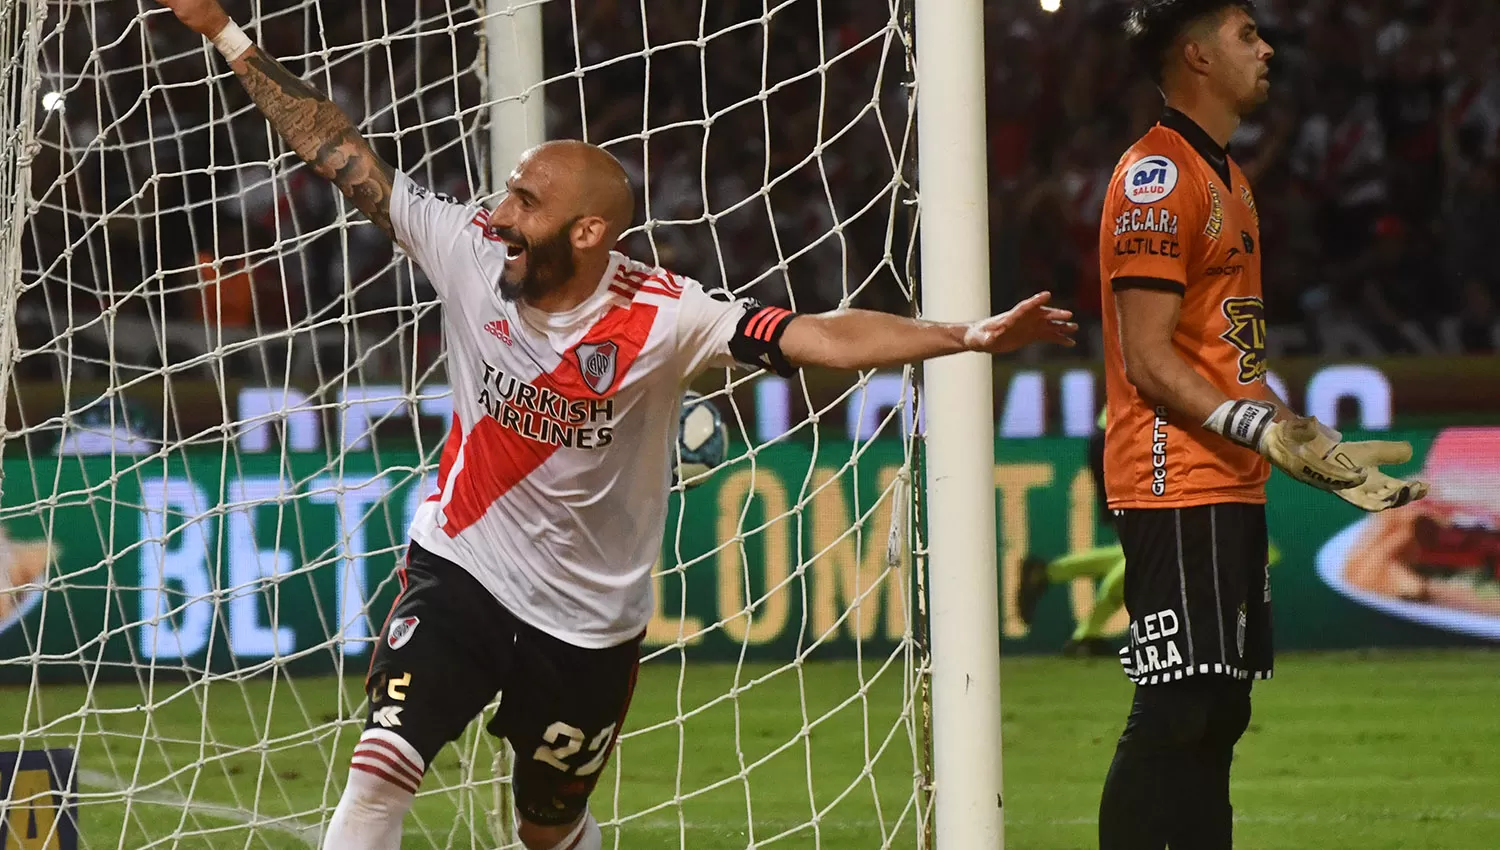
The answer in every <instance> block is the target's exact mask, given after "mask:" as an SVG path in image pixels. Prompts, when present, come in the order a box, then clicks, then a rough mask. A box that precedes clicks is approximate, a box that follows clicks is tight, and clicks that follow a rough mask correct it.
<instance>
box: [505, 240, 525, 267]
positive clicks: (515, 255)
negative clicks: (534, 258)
mask: <svg viewBox="0 0 1500 850" xmlns="http://www.w3.org/2000/svg"><path fill="white" fill-rule="evenodd" d="M524 253H526V246H525V245H522V244H520V243H517V242H511V241H509V240H506V241H505V259H506V260H507V261H509V262H515V261H516V260H518V259H520V258H521V255H522V254H524Z"/></svg>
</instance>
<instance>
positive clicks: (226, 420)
mask: <svg viewBox="0 0 1500 850" xmlns="http://www.w3.org/2000/svg"><path fill="white" fill-rule="evenodd" d="M223 2H224V4H225V6H226V8H227V9H228V10H229V11H230V13H231V15H232V16H233V17H235V19H236V20H237V21H238V22H239V23H240V24H241V25H242V26H243V27H244V29H245V30H246V32H247V33H248V34H249V35H250V36H251V38H253V39H255V40H256V41H257V42H258V43H260V44H262V45H263V46H264V47H265V49H266V50H267V51H268V52H269V53H271V54H272V55H274V56H276V57H277V58H278V59H280V60H282V61H283V62H284V63H285V64H287V66H288V67H289V68H291V69H292V70H293V71H294V73H297V74H299V75H301V76H302V77H304V78H305V79H307V80H309V81H310V82H312V83H313V84H314V85H316V86H317V87H318V88H319V89H320V90H322V91H326V92H328V93H329V96H330V97H331V99H333V101H334V102H335V103H337V104H338V105H339V106H340V107H341V108H343V109H344V110H345V111H346V112H348V113H349V114H350V115H351V117H352V118H353V119H354V121H355V123H356V124H357V125H358V126H359V128H360V130H361V132H362V133H364V134H365V135H366V137H367V138H369V139H370V140H371V142H372V144H373V145H374V146H375V147H376V149H377V150H378V151H379V152H380V153H381V154H382V156H384V157H386V158H387V159H388V160H389V161H391V162H392V163H393V164H394V165H395V166H396V167H398V168H400V169H402V170H404V171H406V172H407V173H408V174H410V175H411V176H412V177H413V178H414V179H415V180H417V181H418V182H420V183H422V184H423V185H425V186H428V187H429V188H431V189H433V190H434V191H439V192H444V193H448V194H452V195H459V196H473V197H477V198H480V199H483V200H486V201H491V200H493V198H494V197H495V196H496V193H497V189H498V188H499V187H501V185H502V184H503V181H504V178H505V176H506V174H507V173H508V171H509V169H510V167H511V165H512V164H513V163H514V161H515V159H516V157H517V156H518V155H519V153H520V152H521V151H522V150H524V149H525V148H526V147H528V146H529V145H531V144H533V143H534V142H536V141H539V140H541V139H543V138H548V137H559V136H573V137H582V138H585V139H587V140H588V141H591V142H595V143H598V144H602V145H604V146H605V147H606V148H607V149H609V150H610V151H611V152H613V153H615V154H616V155H617V156H618V157H620V159H621V160H622V162H623V163H624V164H625V166H626V168H627V170H628V171H630V173H631V175H632V177H633V178H634V180H635V182H636V183H637V185H638V190H639V194H640V206H641V210H640V214H638V216H637V224H636V226H635V227H634V228H633V229H632V230H631V232H630V233H628V234H627V236H626V238H625V240H624V242H623V245H622V250H627V251H628V252H630V253H632V254H633V255H634V256H636V257H637V258H639V259H641V260H644V261H650V262H658V263H660V264H662V265H664V266H666V267H668V268H672V269H674V270H676V271H678V272H681V273H683V274H687V275H690V276H692V277H695V278H698V279H700V280H702V281H703V282H704V283H705V285H708V286H723V287H726V288H728V289H730V290H732V291H734V292H736V293H739V294H753V295H755V296H756V297H758V298H761V299H762V300H765V301H768V302H771V303H775V304H779V305H782V306H786V307H789V308H792V309H801V310H812V311H817V310H825V309H832V308H836V307H839V306H846V305H854V306H862V307H874V308H879V309H885V310H891V311H896V312H902V313H908V314H912V315H922V316H925V317H928V318H935V319H943V320H951V321H957V320H967V319H973V318H978V317H980V316H983V315H985V314H986V313H988V309H989V304H988V292H989V288H988V268H989V267H988V261H987V238H988V228H987V224H986V217H985V203H986V193H985V190H984V183H985V180H984V176H985V157H984V148H985V140H984V104H985V99H984V92H983V85H984V69H983V57H982V33H983V21H982V2H981V0H589V2H580V0H412V1H411V2H405V3H396V2H391V0H339V2H337V3H333V2H325V0H223ZM914 95H915V96H914ZM0 104H3V106H4V112H3V113H0V140H3V142H4V148H3V151H0V206H3V207H4V209H3V210H0V212H3V213H4V224H3V227H0V233H3V236H4V238H3V240H0V248H3V250H4V252H5V257H6V259H7V262H6V265H5V266H4V270H3V273H0V286H3V292H0V386H4V388H5V395H4V397H3V399H0V429H3V430H0V452H3V454H0V475H3V479H0V480H3V488H0V801H4V802H0V808H3V809H4V811H3V812H0V820H3V822H4V823H6V824H16V823H21V822H24V823H25V824H26V829H28V830H31V831H32V832H34V833H35V834H34V835H32V834H30V833H28V835H27V836H26V838H27V840H28V841H30V840H35V841H39V842H42V843H41V844H40V845H39V846H53V845H52V844H50V843H49V842H52V841H53V840H55V841H56V846H59V847H64V848H66V847H70V846H77V847H79V848H103V847H110V848H113V847H151V848H158V847H160V848H217V847H226V846H240V847H269V848H283V847H285V848H295V847H309V846H317V844H318V843H319V841H320V838H321V835H322V831H323V829H324V827H325V826H326V824H327V821H328V818H329V816H330V815H331V813H332V810H333V806H334V804H335V803H336V802H337V800H338V797H339V794H340V792H341V790H342V787H343V783H344V780H345V775H346V773H347V769H348V764H349V756H350V751H351V750H352V748H353V745H354V742H355V740H356V739H357V738H358V735H359V731H360V728H361V726H362V723H363V718H364V712H365V708H366V706H365V704H364V692H363V681H362V679H363V676H364V673H365V671H366V668H367V665H368V663H369V657H370V647H371V644H372V641H373V639H374V636H375V635H377V634H378V633H379V632H380V629H381V625H382V621H383V619H384V617H385V615H386V611H387V610H388V609H389V607H390V603H391V600H392V599H393V597H394V596H395V593H396V590H397V585H398V580H397V578H396V575H395V568H396V566H397V564H398V562H399V558H400V557H401V555H402V553H403V550H404V545H405V539H406V538H405V529H406V525H407V523H408V522H409V521H410V518H411V516H412V514H413V512H414V511H415V508H416V506H417V504H419V503H420V501H421V500H422V499H423V498H425V497H426V496H427V495H428V494H429V493H430V492H431V491H432V489H433V487H434V479H435V471H436V467H437V463H438V451H439V450H440V449H441V446H442V443H443V438H444V437H445V436H446V433H447V430H448V427H449V421H450V419H451V411H452V408H451V401H450V399H449V393H448V391H447V383H446V380H447V379H446V372H445V368H444V354H443V346H442V342H441V339H440V336H439V334H438V328H439V325H438V318H439V310H440V307H439V305H438V303H437V299H436V295H435V293H434V292H433V290H432V288H431V287H430V285H428V283H427V281H426V279H425V277H424V276H423V274H422V272H421V271H420V269H417V268H415V267H414V266H413V265H412V264H411V263H410V262H409V261H408V260H407V259H406V258H405V257H404V256H402V255H401V253H400V252H399V251H398V250H393V248H392V246H390V244H389V242H388V241H387V240H386V239H385V237H384V236H383V235H382V234H381V233H380V232H379V231H378V230H376V229H375V228H374V227H372V226H371V225H370V224H369V223H368V222H366V221H364V220H363V218H362V217H361V216H360V215H359V214H358V213H357V212H356V211H354V210H353V208H352V207H351V206H349V205H348V204H347V203H346V202H344V201H343V199H342V198H340V197H339V196H338V194H337V192H336V191H335V190H333V189H332V188H331V187H329V186H327V185H326V184H325V183H323V182H322V181H321V180H319V179H318V178H317V177H316V176H315V175H313V174H312V173H311V171H310V170H309V169H307V168H306V167H304V166H303V165H302V164H301V163H300V162H298V161H297V160H296V158H295V156H293V155H291V154H290V153H289V152H288V151H287V150H286V148H285V146H284V145H283V144H281V143H280V141H279V140H278V139H276V138H275V136H274V134H273V133H272V132H271V131H270V130H269V129H268V128H267V127H266V125H265V122H264V121H263V120H262V119H261V118H260V116H259V114H258V113H257V112H256V110H255V108H254V106H253V104H251V103H250V102H249V100H248V98H247V97H246V96H245V95H244V94H243V92H242V91H241V89H240V87H239V85H238V83H237V82H236V81H235V80H234V78H233V74H232V73H231V72H230V71H229V70H228V68H227V67H226V66H225V64H224V62H223V61H222V59H221V58H220V57H219V56H218V55H217V54H216V53H215V52H214V51H213V49H212V48H211V47H209V46H208V45H205V44H204V43H203V42H202V40H201V39H199V38H197V37H196V36H194V35H193V34H191V33H190V32H187V31H186V30H185V29H183V28H182V27H181V26H180V25H179V24H178V23H177V22H176V21H175V20H174V19H173V18H172V16H171V15H170V13H168V12H166V11H165V10H163V9H161V8H160V7H159V6H158V5H157V4H156V3H154V2H152V0H70V2H64V3H57V2H44V0H0ZM919 139H920V140H921V144H918V140H919ZM919 219H920V227H919ZM919 249H920V250H919ZM919 262H920V270H921V273H920V275H919V274H917V268H916V267H917V265H918V263H919ZM919 281H920V282H922V283H923V284H925V285H923V286H919V285H918V284H919ZM694 388H695V389H697V390H699V391H700V392H702V393H703V394H704V395H705V396H706V397H707V398H708V399H709V400H710V401H711V402H712V403H713V404H715V405H716V406H717V407H718V408H719V410H720V412H721V413H722V414H723V415H724V418H725V420H726V421H727V422H728V425H729V430H730V433H731V441H732V442H733V444H734V445H733V447H732V449H731V452H730V459H729V461H728V462H727V463H726V464H725V465H724V466H723V467H722V468H721V469H719V470H716V471H715V472H714V473H713V474H712V475H710V476H709V477H708V479H707V480H706V481H705V482H703V483H702V484H701V486H697V487H695V488H692V489H684V488H683V487H682V486H680V485H679V486H676V487H674V491H673V493H672V496H671V499H672V509H671V513H670V518H669V522H668V528H667V532H666V539H665V540H664V543H663V548H662V556H661V561H660V563H659V565H658V569H657V570H656V571H655V572H654V575H653V581H654V583H655V591H656V597H657V610H656V613H655V616H654V617H653V619H652V621H651V623H650V625H649V627H648V630H647V636H646V642H645V652H644V661H643V665H642V668H641V680H640V686H639V687H638V688H637V691H636V694H635V700H634V704H633V707H632V709H631V712H630V714H629V716H628V718H627V719H626V721H625V725H624V729H625V731H624V734H623V735H622V737H621V738H620V742H619V745H618V747H617V749H616V750H615V752H614V753H613V755H612V757H611V759H610V761H609V763H608V766H607V767H606V768H605V769H604V771H603V773H602V776H601V779H600V782H599V785H598V787H597V790H596V791H595V793H594V796H593V798H592V801H591V806H592V810H593V812H594V814H595V816H596V817H597V819H598V820H599V821H600V822H601V824H602V825H603V828H604V832H605V841H606V846H609V847H682V848H693V849H694V850H699V848H706V850H715V848H728V847H736V848H737V847H764V846H769V847H783V846H785V847H816V848H835V850H855V848H858V850H867V848H874V847H882V848H931V847H937V848H941V850H953V848H964V849H965V850H967V848H988V847H1001V846H1002V844H1003V835H1002V819H1001V805H1000V804H1001V797H1000V793H1001V784H1000V777H1001V771H1000V764H1001V760H1000V726H999V724H1000V706H999V634H1000V632H999V624H998V605H997V599H996V596H997V593H996V591H997V576H996V567H995V561H996V545H995V543H996V541H995V536H994V529H995V516H994V493H995V482H994V480H993V469H994V463H993V457H994V455H993V452H994V428H993V423H994V419H993V417H994V411H993V408H992V398H991V377H990V361H989V359H988V358H985V357H978V356H973V357H967V356H962V357H952V358H946V359H944V360H941V361H936V362H934V363H931V364H927V365H925V366H924V367H922V368H920V369H906V370H901V371H888V372H871V373H863V374H852V375H851V374H835V373H822V372H817V371H816V370H813V371H808V372H804V373H802V374H799V375H798V376H797V377H795V378H792V379H781V378H777V377H775V376H772V375H769V374H765V373H760V374H753V375H752V374H747V373H744V372H733V373H731V372H723V371H721V372H717V373H714V374H710V375H706V376H704V377H703V378H702V380H700V381H698V382H697V383H695V384H694ZM487 717H488V715H486V719H487ZM483 725H484V723H483V720H481V721H479V722H476V723H474V724H471V726H470V728H469V729H468V731H467V732H466V733H465V735H464V736H463V737H462V738H461V739H460V740H458V741H456V742H454V744H453V745H452V746H450V747H448V748H445V750H444V751H443V752H442V753H441V754H440V755H439V756H438V757H437V758H436V759H434V761H433V764H432V765H430V766H429V772H428V774H427V775H426V777H425V779H424V782H423V784H422V787H421V791H420V793H419V795H418V799H417V802H416V805H415V807H414V809H413V811H412V813H411V814H410V815H409V816H408V819H407V821H406V834H407V840H408V841H409V842H411V843H412V845H413V846H431V847H441V848H479V847H485V848H493V847H519V844H518V843H516V842H515V840H514V836H513V835H512V834H511V832H512V830H511V827H510V812H509V807H508V804H507V802H506V801H507V800H508V788H509V776H508V764H509V763H510V761H509V760H510V759H513V758H515V757H525V755H526V754H518V755H517V754H509V753H507V752H506V750H505V748H504V747H503V746H502V745H501V744H500V743H499V742H497V741H496V740H495V739H494V738H492V737H491V736H490V735H488V734H487V733H486V732H485V730H484V728H483ZM18 818H19V819H20V820H18ZM12 829H14V827H12ZM23 846H28V847H29V846H31V845H29V844H27V845H23Z"/></svg>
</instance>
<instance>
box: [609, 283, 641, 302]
mask: <svg viewBox="0 0 1500 850" xmlns="http://www.w3.org/2000/svg"><path fill="white" fill-rule="evenodd" d="M609 291H610V292H613V293H614V294H616V295H618V296H620V297H621V298H624V299H626V300H629V299H631V298H634V297H635V290H633V289H626V288H625V287H623V286H617V285H615V284H613V283H611V284H610V285H609Z"/></svg>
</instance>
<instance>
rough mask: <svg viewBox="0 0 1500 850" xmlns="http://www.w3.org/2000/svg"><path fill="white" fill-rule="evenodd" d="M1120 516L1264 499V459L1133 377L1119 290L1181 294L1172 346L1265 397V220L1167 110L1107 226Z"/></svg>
mask: <svg viewBox="0 0 1500 850" xmlns="http://www.w3.org/2000/svg"><path fill="white" fill-rule="evenodd" d="M1099 265H1100V269H1099V272H1100V274H1099V277H1100V285H1101V286H1102V288H1103V293H1102V295H1103V299H1102V300H1103V319H1104V339H1105V341H1106V344H1105V347H1104V348H1105V353H1104V376H1105V393H1106V398H1107V400H1108V411H1109V422H1108V426H1107V428H1106V431H1105V443H1104V445H1105V448H1104V477H1105V489H1106V491H1107V493H1108V497H1109V505H1110V507H1111V508H1161V507H1187V506H1190V505H1204V504H1212V503H1215V502H1264V501H1265V482H1266V478H1267V477H1268V476H1269V474H1270V467H1269V465H1268V464H1267V463H1266V461H1265V460H1264V459H1263V458H1261V456H1260V455H1258V454H1257V453H1255V452H1254V451H1251V450H1250V449H1246V448H1242V447H1240V446H1238V445H1236V444H1234V443H1232V442H1230V441H1229V440H1226V439H1224V438H1223V437H1221V436H1219V435H1217V434H1213V433H1210V432H1208V431H1206V430H1204V428H1203V427H1202V424H1201V423H1200V422H1189V421H1186V418H1185V417H1183V416H1182V415H1181V414H1179V413H1177V412H1175V411H1168V410H1167V409H1166V408H1165V407H1163V406H1157V405H1156V404H1154V403H1153V402H1151V401H1150V400H1147V399H1145V398H1143V397H1142V396H1141V394H1140V393H1139V392H1137V391H1136V388H1135V387H1134V386H1133V385H1132V384H1131V383H1130V382H1129V381H1128V380H1126V378H1125V365H1124V358H1123V357H1122V354H1121V351H1120V334H1119V322H1118V317H1117V316H1116V314H1115V303H1114V294H1113V293H1114V292H1115V291H1116V290H1119V289H1124V288H1131V287H1137V288H1152V289H1162V290H1167V291H1171V292H1175V293H1178V294H1180V295H1181V296H1182V312H1181V315H1180V317H1179V319H1178V322H1177V330H1176V333H1175V334H1174V335H1173V337H1172V345H1173V347H1174V348H1175V349H1176V351H1177V353H1178V355H1179V356H1181V357H1182V359H1183V360H1184V361H1186V362H1187V363H1188V364H1189V365H1191V366H1192V367H1193V368H1194V369H1195V370H1197V372H1198V373H1199V374H1200V375H1202V376H1203V377H1205V378H1207V379H1208V380H1209V381H1210V382H1211V383H1213V385H1214V386H1216V387H1218V388H1219V389H1220V390H1222V391H1223V392H1224V393H1225V394H1226V395H1228V396H1229V397H1230V398H1247V397H1249V398H1264V397H1266V391H1265V373H1266V358H1265V337H1266V321H1265V306H1264V303H1263V302H1262V300H1261V282H1260V217H1259V215H1258V214H1257V213H1256V210H1255V197H1254V196H1253V195H1252V194H1251V193H1250V184H1249V183H1248V182H1247V181H1246V179H1245V175H1244V173H1243V172H1241V171H1240V169H1239V166H1237V165H1236V164H1235V163H1234V161H1233V160H1231V159H1230V158H1229V156H1228V154H1227V152H1226V151H1224V149H1223V148H1221V147H1219V146H1218V145H1217V144H1216V143H1215V142H1214V141H1213V139H1212V138H1210V137H1209V135H1208V134H1207V133H1206V132H1205V131H1204V130H1203V129H1202V128H1200V127H1199V126H1198V125H1197V124H1195V123H1193V121H1192V120H1191V119H1189V118H1188V117H1187V116H1185V115H1183V114H1182V113H1180V112H1177V111H1175V110H1170V109H1169V110H1167V113H1166V115H1165V116H1163V118H1162V119H1161V121H1160V123H1158V124H1157V125H1156V126H1154V127H1152V128H1151V130H1150V131H1149V132H1147V133H1146V135H1145V136H1143V137H1142V138H1141V140H1140V141H1138V142H1136V143H1135V145H1134V146H1133V147H1131V148H1130V150H1128V151H1126V153H1125V156H1124V157H1122V158H1121V159H1120V162H1119V164H1118V165H1117V166H1115V173H1114V177H1113V179H1112V180H1111V181H1110V185H1109V190H1108V193H1107V194H1106V196H1105V202H1104V219H1103V222H1102V223H1101V226H1100V229H1099Z"/></svg>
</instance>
